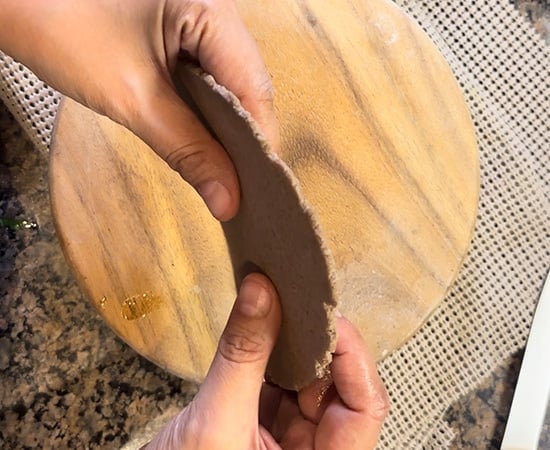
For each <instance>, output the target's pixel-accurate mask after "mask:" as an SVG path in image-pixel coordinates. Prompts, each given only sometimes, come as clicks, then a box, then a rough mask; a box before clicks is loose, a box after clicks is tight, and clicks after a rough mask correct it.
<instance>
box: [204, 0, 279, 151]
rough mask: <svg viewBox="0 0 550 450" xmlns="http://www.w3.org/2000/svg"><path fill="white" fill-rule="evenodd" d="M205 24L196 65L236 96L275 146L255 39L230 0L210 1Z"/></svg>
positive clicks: (269, 93)
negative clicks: (207, 23)
mask: <svg viewBox="0 0 550 450" xmlns="http://www.w3.org/2000/svg"><path fill="white" fill-rule="evenodd" d="M213 5H214V6H212V7H211V8H210V10H209V12H208V14H210V18H209V19H208V20H209V26H208V27H206V28H205V29H204V32H203V35H202V39H201V40H200V41H199V43H198V46H197V48H196V55H195V56H196V57H197V59H198V60H199V62H200V65H201V66H202V67H203V68H204V69H205V70H206V71H207V72H209V73H210V74H212V75H213V76H214V78H215V79H216V81H217V82H218V83H219V84H221V85H222V86H224V87H226V88H227V89H229V90H230V91H231V92H232V93H233V94H235V95H236V96H237V98H238V99H239V100H240V102H241V104H242V105H243V107H244V108H245V109H246V110H247V111H248V112H250V114H251V115H252V117H253V118H254V120H255V121H256V122H257V123H258V125H259V126H260V130H261V131H262V132H263V134H264V135H265V136H266V138H267V140H268V142H269V143H270V145H271V148H272V149H273V150H274V151H277V149H278V147H279V132H278V123H277V119H276V116H275V109H274V107H273V88H272V84H271V77H270V76H269V74H268V72H267V69H266V67H265V64H264V62H263V60H262V57H261V55H260V51H259V49H258V47H257V45H256V42H255V41H254V39H253V38H252V36H251V35H250V34H249V32H248V31H247V29H246V27H245V25H244V23H243V21H242V19H241V17H240V15H239V12H238V9H237V7H236V5H235V3H234V1H232V0H219V1H217V2H213Z"/></svg>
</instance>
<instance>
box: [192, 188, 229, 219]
mask: <svg viewBox="0 0 550 450" xmlns="http://www.w3.org/2000/svg"><path fill="white" fill-rule="evenodd" d="M197 191H198V193H199V194H200V196H201V197H202V198H203V200H204V202H205V203H206V206H207V207H208V209H209V210H210V212H211V213H212V215H213V216H214V217H215V218H216V219H219V220H224V219H225V218H226V217H225V215H226V213H227V210H228V208H229V205H230V203H231V195H229V191H228V190H227V188H226V187H225V186H224V185H223V184H221V183H220V182H219V181H215V180H212V181H206V182H204V183H202V184H200V185H199V186H197Z"/></svg>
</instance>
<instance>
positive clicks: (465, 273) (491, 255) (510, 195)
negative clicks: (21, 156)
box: [0, 0, 550, 449]
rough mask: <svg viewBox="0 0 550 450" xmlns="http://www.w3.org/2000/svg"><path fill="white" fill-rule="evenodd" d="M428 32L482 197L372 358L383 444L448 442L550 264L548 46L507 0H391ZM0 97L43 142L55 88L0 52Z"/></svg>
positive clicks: (502, 355)
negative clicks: (415, 311) (451, 259)
mask: <svg viewBox="0 0 550 450" xmlns="http://www.w3.org/2000/svg"><path fill="white" fill-rule="evenodd" d="M397 3H398V4H399V5H400V6H402V7H403V9H404V10H405V11H407V12H408V13H409V14H410V15H411V16H412V17H414V19H415V20H416V21H417V22H419V23H420V25H421V26H422V27H423V28H424V29H425V30H426V32H427V33H428V34H429V36H430V37H431V38H432V39H433V40H434V42H435V43H436V45H437V46H438V47H439V49H440V50H441V52H442V53H443V55H444V56H445V58H446V59H447V61H448V62H449V64H450V66H451V68H452V70H453V72H454V73H455V76H456V77H457V79H458V81H459V83H460V85H461V86H462V89H463V91H464V95H465V98H466V100H467V102H468V105H469V107H470V110H471V112H472V116H473V119H474V123H475V127H476V131H477V136H478V142H479V147H480V158H481V173H482V179H481V183H482V185H481V199H480V208H479V215H478V222H477V228H476V232H475V236H474V239H473V243H472V247H471V251H470V252H469V255H468V256H467V258H466V261H465V263H464V266H463V268H462V270H461V272H460V275H459V277H458V279H457V281H456V282H455V284H454V285H453V287H452V289H451V290H450V292H449V294H448V295H447V298H446V299H445V301H444V303H443V305H442V306H441V307H440V308H439V309H438V310H437V311H436V312H435V314H434V315H433V316H432V317H431V319H430V320H429V321H428V323H427V324H426V325H425V326H423V327H422V329H421V330H420V332H418V333H417V334H416V336H414V338H413V339H411V340H410V341H409V342H408V343H407V344H406V345H405V346H404V347H403V348H402V349H401V350H400V351H399V352H397V353H395V354H394V355H392V356H391V357H389V358H387V359H386V360H385V361H383V362H382V363H381V364H380V366H379V368H380V372H381V375H382V377H383V379H384V381H385V383H386V386H387V387H388V390H389V393H390V397H391V401H392V411H391V414H390V417H389V418H388V420H387V422H386V423H385V425H384V429H383V434H382V437H381V441H380V448H389V449H405V448H407V449H409V448H436V449H440V448H445V447H447V446H448V445H449V444H450V442H451V441H452V439H453V431H452V430H451V429H450V428H449V427H448V425H447V424H446V422H444V421H443V419H442V417H443V414H444V412H445V410H446V409H447V407H448V406H449V405H451V403H453V402H454V401H456V400H457V399H458V398H459V397H460V396H462V395H465V394H466V393H467V392H468V391H470V390H472V389H474V388H475V387H476V385H477V384H478V383H479V382H480V381H481V380H482V379H483V378H485V377H487V376H488V375H489V374H490V373H491V371H492V370H493V369H494V368H495V367H496V366H497V365H499V364H501V363H503V362H504V360H505V359H506V358H507V357H508V356H510V355H511V354H512V353H514V352H516V351H517V350H519V349H520V348H521V347H523V345H524V343H525V340H526V338H527V333H528V330H529V325H530V321H531V317H532V313H533V311H534V307H535V303H536V300H537V295H538V292H539V290H540V288H541V286H542V283H543V279H544V277H545V275H546V271H547V270H548V268H549V267H550V234H549V230H550V229H549V224H550V189H549V187H548V183H549V180H550V176H549V171H550V136H549V134H550V133H549V125H550V117H549V112H548V111H549V110H550V101H549V96H550V73H549V67H550V52H549V48H548V47H547V46H546V44H545V43H544V42H543V40H542V38H540V37H539V36H538V35H536V34H535V32H534V31H533V29H532V27H531V26H530V25H529V24H527V23H526V22H525V20H524V19H523V18H522V17H521V16H520V15H519V14H518V13H517V12H516V10H515V9H514V8H513V7H512V6H511V5H510V4H509V3H508V1H507V0H500V1H499V0H476V1H474V2H467V1H457V0H439V1H428V0H426V1H413V0H409V1H408V0H397ZM0 99H2V100H3V101H4V102H5V103H6V105H7V106H8V108H9V109H10V111H11V112H12V113H13V114H14V116H15V117H16V118H17V120H18V121H19V122H20V123H21V125H22V127H23V128H24V129H25V131H26V132H27V133H28V134H29V136H30V138H31V139H32V141H33V142H34V144H35V145H36V146H37V147H38V148H40V149H44V150H47V149H48V146H49V142H50V137H51V132H52V129H53V121H54V118H55V113H56V110H57V107H58V104H59V99H60V95H59V94H58V93H56V92H55V91H53V90H52V89H50V88H48V87H47V86H46V85H44V83H42V82H41V81H39V80H37V79H36V77H34V75H33V74H31V73H30V72H29V71H28V70H26V69H25V68H24V67H22V66H21V65H19V64H17V63H15V62H13V60H11V59H10V58H9V57H7V56H5V55H2V54H1V53H0Z"/></svg>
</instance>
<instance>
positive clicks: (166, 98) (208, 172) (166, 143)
mask: <svg viewBox="0 0 550 450" xmlns="http://www.w3.org/2000/svg"><path fill="white" fill-rule="evenodd" d="M143 79H144V80H145V81H142V82H143V83H144V84H145V86H143V87H142V88H140V89H139V92H140V95H139V96H137V95H136V96H135V97H139V100H138V101H137V102H136V104H133V103H132V104H130V105H122V106H121V108H123V111H124V113H123V114H122V113H121V114H119V115H118V116H119V117H122V119H121V120H120V122H121V123H122V124H123V125H126V126H127V127H128V128H130V129H131V130H132V131H133V132H134V133H136V134H137V135H138V136H139V137H140V138H142V139H143V140H144V141H145V142H146V143H147V144H148V145H149V146H150V147H151V148H153V149H154V150H155V151H156V153H157V154H158V155H159V156H160V157H161V158H162V159H164V160H165V161H166V162H167V163H168V165H169V166H170V167H171V168H172V169H174V170H176V171H177V172H178V173H179V174H180V175H181V176H182V177H183V178H184V179H185V180H186V181H187V182H188V183H189V184H191V186H193V187H194V188H195V189H196V190H197V192H198V193H199V195H200V196H201V197H202V198H203V200H204V202H205V203H206V205H207V207H208V209H209V210H210V212H211V213H212V215H213V216H214V217H216V218H217V219H219V220H222V221H225V220H229V219H231V218H232V217H233V216H234V215H235V214H236V213H237V210H238V207H239V196H240V190H239V182H238V178H237V175H236V172H235V169H234V167H233V163H232V161H231V159H230V158H229V156H228V154H227V153H226V152H225V150H224V149H223V148H222V147H221V145H220V144H219V143H218V142H217V141H216V140H215V139H214V138H213V137H212V136H211V135H210V133H209V132H208V131H207V130H206V129H205V128H204V126H203V125H202V124H201V123H200V121H199V120H198V119H197V117H196V116H195V115H194V114H193V112H192V111H191V110H190V109H189V108H188V107H187V105H185V103H184V102H183V101H182V100H181V98H180V97H179V96H178V94H177V92H176V90H175V88H174V86H173V85H172V83H171V81H169V80H166V79H164V77H163V76H161V75H156V76H150V77H149V79H150V81H147V76H144V77H143ZM136 105H137V106H136ZM128 111H130V113H128ZM115 115H117V114H115Z"/></svg>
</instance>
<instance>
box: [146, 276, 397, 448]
mask: <svg viewBox="0 0 550 450" xmlns="http://www.w3.org/2000/svg"><path fill="white" fill-rule="evenodd" d="M280 321H281V310H280V305H279V302H278V299H277V295H276V292H275V289H274V288H273V286H272V285H271V283H270V282H269V280H268V279H267V278H265V277H264V276H261V275H258V274H253V275H249V276H248V277H247V278H245V280H244V281H243V283H242V286H241V289H240V292H239V295H238V297H237V300H236V302H235V305H234V307H233V311H232V312H231V315H230V318H229V321H228V323H227V326H226V328H225V330H224V332H223V334H222V337H221V339H220V343H219V346H218V351H217V353H216V356H215V357H214V361H213V362H212V366H211V367H210V370H209V372H208V375H207V377H206V379H205V381H204V383H203V384H202V385H201V387H200V390H199V392H198V393H197V395H196V396H195V398H194V399H193V401H192V402H191V403H190V404H189V405H188V406H187V407H186V408H185V409H184V410H183V411H182V412H181V413H180V414H179V415H178V416H176V417H175V418H174V419H173V420H172V422H170V423H169V424H168V425H167V426H166V428H165V429H164V430H163V431H162V432H161V433H160V434H159V435H158V436H157V437H156V438H155V439H154V440H153V441H152V442H151V443H150V444H149V445H148V446H147V449H148V450H152V449H164V450H170V449H193V450H200V449H213V448H223V449H238V450H243V449H247V450H248V449H271V450H273V449H280V448H283V449H314V448H315V449H344V448H345V449H350V450H353V449H361V450H364V449H368V448H374V446H375V445H376V441H377V439H378V435H379V433H380V428H381V426H382V422H383V421H384V418H385V416H386V414H387V412H388V397H387V394H386V391H385V388H384V386H383V384H382V381H381V380H380V378H379V376H378V374H377V372H376V366H375V364H374V361H373V360H372V359H371V358H370V356H369V355H368V353H367V351H366V349H365V345H364V343H363V341H362V339H361V336H360V335H359V333H358V332H357V330H356V329H355V328H354V327H353V325H352V324H351V323H350V322H348V321H347V320H346V319H344V318H338V323H337V332H338V342H337V346H336V352H335V354H334V360H333V362H332V364H331V374H332V380H329V379H325V380H319V381H317V382H315V383H313V384H312V385H311V386H309V387H307V388H306V389H304V390H302V391H301V392H299V393H297V394H296V393H293V392H289V391H285V390H282V389H279V388H276V387H273V386H271V385H267V384H263V383H262V381H263V376H264V372H265V368H266V365H267V361H268V358H269V355H270V353H271V351H272V349H273V346H274V344H275V340H276V337H277V334H278V331H279V326H280Z"/></svg>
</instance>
